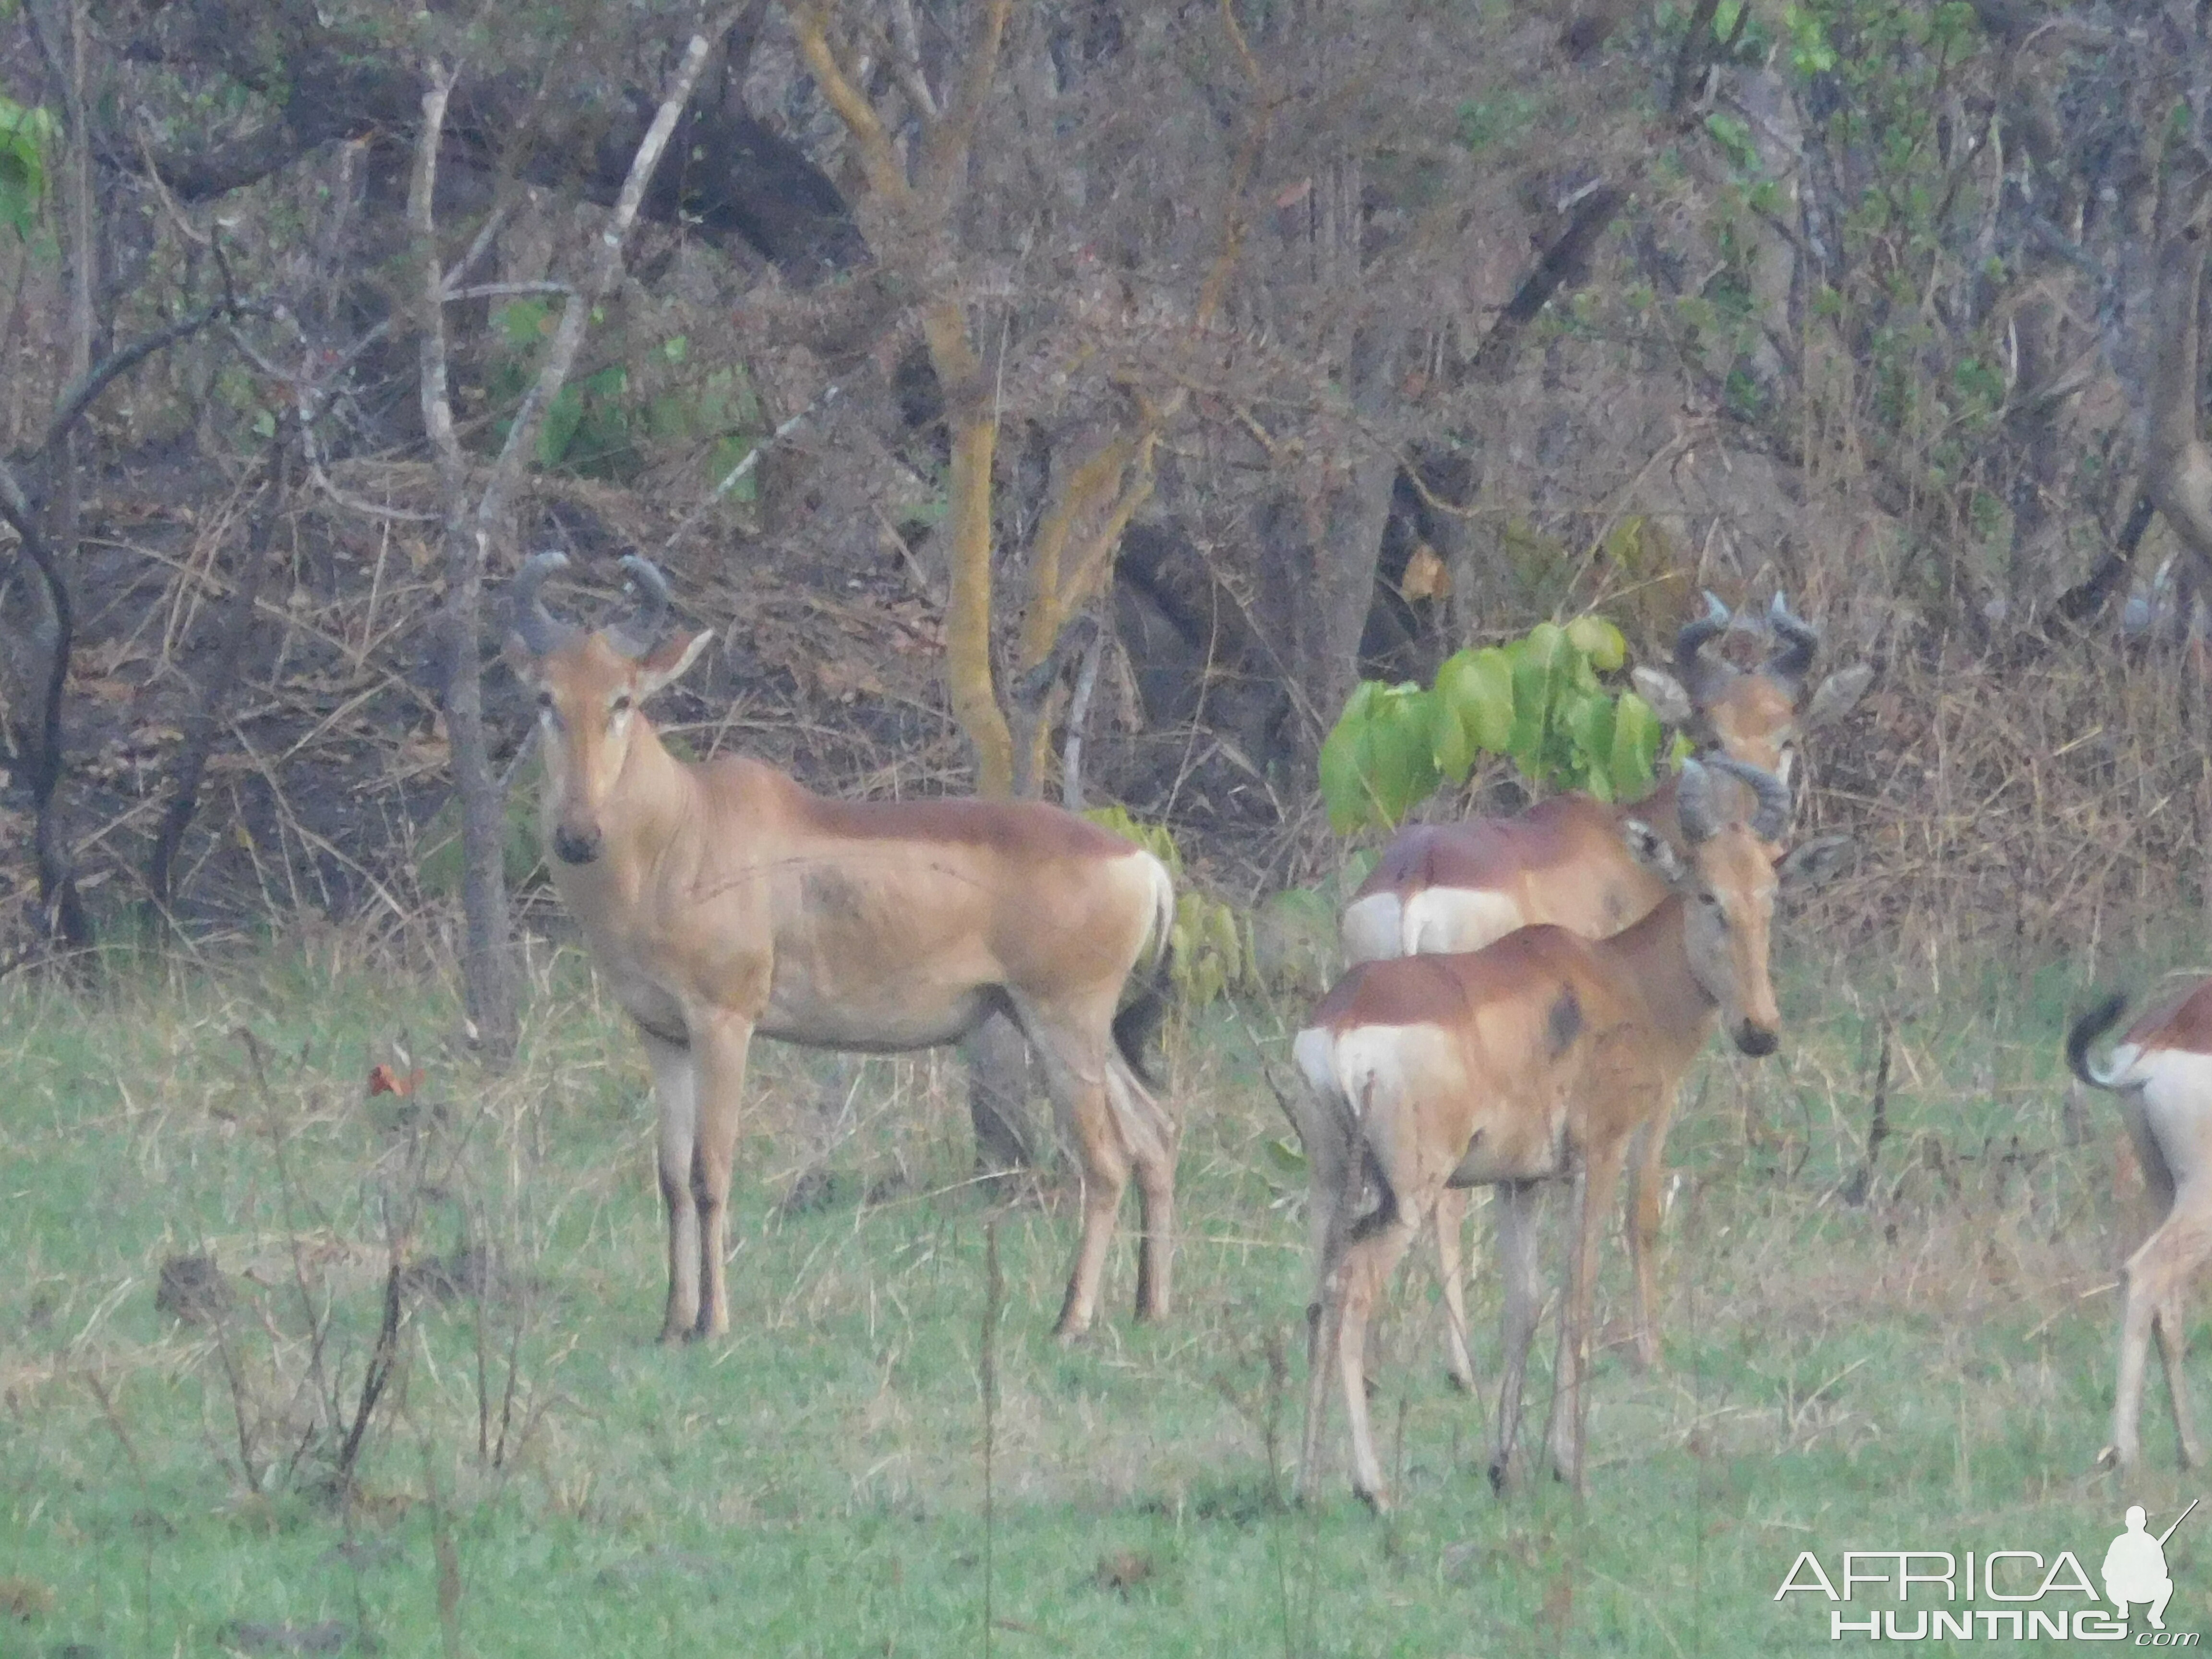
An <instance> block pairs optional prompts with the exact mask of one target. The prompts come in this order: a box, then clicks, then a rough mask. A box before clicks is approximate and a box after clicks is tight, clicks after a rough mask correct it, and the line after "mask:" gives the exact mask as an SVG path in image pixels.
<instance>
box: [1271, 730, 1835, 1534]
mask: <svg viewBox="0 0 2212 1659" xmlns="http://www.w3.org/2000/svg"><path fill="white" fill-rule="evenodd" d="M1713 769H1734V770H1735V772H1736V773H1737V775H1738V776H1739V777H1741V778H1742V779H1743V780H1744V781H1747V782H1748V783H1750V784H1751V786H1752V787H1753V791H1754V793H1755V795H1756V798H1757V800H1758V803H1759V805H1758V807H1757V809H1756V811H1754V813H1753V820H1752V822H1751V823H1744V822H1742V821H1741V820H1740V819H1737V820H1731V821H1729V822H1727V823H1715V822H1713V821H1712V820H1711V817H1709V813H1710V811H1711V808H1712V805H1713V801H1714V799H1715V793H1716V792H1715V791H1714V790H1713V788H1712V787H1711V781H1712V780H1711V773H1712V770H1713ZM1683 775H1684V779H1685V782H1684V788H1683V795H1682V799H1681V807H1682V820H1683V823H1682V829H1683V833H1684V836H1685V839H1686V842H1688V851H1687V854H1686V856H1685V855H1682V854H1677V853H1676V851H1675V849H1674V847H1673V846H1672V845H1671V844H1670V843H1669V842H1668V841H1667V840H1666V838H1665V837H1663V836H1660V835H1659V834H1658V833H1657V831H1656V830H1655V829H1652V828H1651V827H1650V825H1648V824H1645V823H1642V822H1641V821H1640V820H1637V819H1629V820H1626V822H1625V823H1623V825H1622V834H1623V836H1624V837H1625V838H1626V842H1627V844H1628V845H1629V847H1630V848H1631V849H1632V852H1633V854H1634V856H1635V857H1636V858H1637V859H1638V860H1640V861H1642V862H1643V863H1644V865H1645V866H1646V867H1648V868H1650V870H1651V871H1652V872H1654V874H1655V876H1656V878H1658V879H1660V880H1662V881H1663V882H1664V883H1665V884H1666V885H1667V886H1668V890H1669V896H1668V897H1667V898H1665V899H1664V900H1662V902H1660V903H1659V904H1658V905H1657V906H1656V908H1652V909H1650V911H1648V912H1647V913H1646V914H1645V915H1644V916H1643V917H1642V918H1641V919H1640V920H1639V921H1637V922H1635V923H1634V924H1633V925H1632V926H1631V927H1628V928H1626V930H1624V931H1622V932H1620V933H1615V934H1613V935H1612V936H1610V937H1608V938H1606V939H1596V940H1592V939H1584V938H1583V937H1581V936H1580V935H1578V934H1576V933H1571V932H1569V931H1568V930H1566V929H1565V928H1562V927H1551V926H1539V927H1529V928H1524V929H1522V930H1520V931H1518V932H1516V933H1512V934H1510V935H1509V936H1508V937H1506V938H1505V939H1501V940H1499V941H1498V942H1497V943H1495V944H1493V945H1489V946H1487V947H1486V948H1485V949H1483V950H1480V951H1473V952H1467V953H1458V954H1452V955H1442V956H1419V957H1397V958H1393V959H1388V960H1384V961H1380V962H1370V963H1361V964H1358V966H1355V967H1354V968H1353V969H1352V970H1351V971H1350V972H1349V973H1347V974H1346V976H1345V977H1344V979H1343V980H1342V981H1340V982H1339V983H1338V984H1337V986H1336V987H1334V989H1333V990H1331V991H1330V993H1329V994H1328V996H1327V997H1325V998H1324V999H1323V1000H1322V1002H1321V1004H1320V1006H1318V1007H1316V1010H1315V1011H1314V1015H1313V1018H1312V1019H1311V1020H1310V1022H1309V1024H1307V1026H1306V1028H1305V1029H1304V1030H1301V1031H1300V1032H1299V1034H1298V1036H1297V1040H1296V1042H1295V1045H1294V1054H1295V1056H1296V1059H1297V1066H1298V1071H1299V1073H1300V1077H1301V1079H1302V1081H1303V1084H1304V1088H1303V1089H1302V1090H1301V1091H1299V1092H1298V1094H1297V1097H1296V1109H1297V1115H1298V1117H1299V1129H1300V1133H1301V1134H1302V1136H1303V1138H1304V1140H1305V1143H1306V1148H1307V1153H1308V1158H1309V1163H1310V1170H1311V1180H1312V1193H1311V1213H1310V1230H1311V1237H1312V1243H1313V1248H1314V1253H1315V1258H1316V1268H1315V1277H1316V1287H1317V1288H1316V1305H1315V1314H1314V1328H1313V1344H1312V1353H1313V1361H1314V1363H1313V1369H1312V1372H1311V1375H1310V1379H1309V1393H1308V1396H1307V1409H1306V1422H1305V1433H1304V1449H1303V1455H1302V1457H1301V1462H1300V1474H1299V1482H1300V1488H1301V1491H1302V1492H1309V1493H1310V1492H1311V1491H1312V1490H1313V1489H1314V1486H1315V1482H1316V1474H1317V1468H1318V1458H1319V1453H1320V1442H1321V1432H1322V1426H1323V1423H1324V1420H1325V1418H1326V1414H1327V1410H1328V1373H1329V1370H1330V1368H1331V1364H1332V1362H1333V1364H1334V1370H1335V1371H1336V1374H1337V1376H1338V1378H1339V1379H1340V1383H1341V1385H1342V1390H1343V1394H1344V1398H1345V1407H1346V1413H1347V1414H1348V1416H1349V1418H1350V1419H1351V1430H1352V1484H1353V1486H1354V1488H1355V1489H1356V1490H1357V1491H1358V1492H1359V1493H1360V1494H1361V1495H1362V1496H1363V1497H1364V1498H1368V1499H1369V1500H1370V1502H1371V1503H1374V1504H1376V1506H1377V1507H1378V1508H1379V1507H1383V1506H1384V1505H1385V1504H1387V1502H1388V1493H1387V1492H1386V1491H1385V1489H1384V1486H1383V1476H1382V1468H1381V1464H1380V1462H1379V1461H1378V1460H1377V1458H1376V1454H1375V1448H1374V1443H1373V1438H1372V1435H1371V1432H1370V1427H1369V1423H1368V1416H1367V1399H1366V1387H1365V1335H1366V1327H1367V1322H1368V1319H1369V1316H1370V1312H1371V1310H1372V1308H1373V1306H1374V1303H1375V1300H1376V1297H1377V1296H1378V1295H1379V1294H1380V1293H1381V1291H1382V1290H1383V1286H1384V1285H1386V1284H1387V1282H1388V1281H1389V1275H1390V1273H1392V1271H1393V1270H1394V1269H1395V1267H1396V1265H1397V1262H1398V1260H1399V1258H1400V1256H1401V1255H1403V1254H1404V1252H1405V1249H1406V1248H1407V1245H1408V1244H1409V1243H1411V1242H1412V1240H1413V1237H1414V1235H1415V1233H1416V1232H1417V1231H1419V1227H1420V1226H1421V1225H1422V1223H1423V1222H1424V1221H1425V1220H1427V1219H1428V1218H1430V1217H1431V1215H1432V1214H1433V1212H1435V1210H1436V1209H1437V1205H1438V1203H1439V1201H1440V1200H1443V1197H1444V1196H1445V1194H1447V1193H1449V1192H1451V1191H1453V1190H1455V1189H1462V1188H1468V1187H1471V1186H1475V1185H1483V1184H1497V1185H1500V1186H1502V1187H1503V1188H1504V1202H1503V1204H1502V1205H1501V1206H1500V1208H1501V1211H1502V1218H1501V1220H1500V1223H1499V1230H1498V1231H1499V1252H1498V1253H1499V1257H1500V1261H1501V1269H1502V1272H1503V1273H1504V1291H1505V1361H1504V1380H1503V1382H1502V1383H1501V1386H1500V1389H1499V1398H1498V1418H1497V1426H1496V1431H1495V1436H1494V1438H1493V1442H1492V1461H1491V1472H1492V1479H1493V1480H1496V1481H1497V1482H1498V1484H1499V1485H1500V1486H1504V1485H1505V1484H1507V1483H1508V1482H1509V1481H1510V1480H1511V1479H1512V1476H1513V1473H1514V1449H1515V1443H1516V1439H1517V1425H1518V1420H1519V1414H1520V1396H1521V1390H1522V1376H1523V1373H1524V1370H1525V1367H1526V1364H1527V1360H1528V1346H1529V1342H1530V1340H1531V1339H1532V1337H1533V1335H1534V1327H1535V1319H1536V1312H1537V1288H1536V1284H1535V1277H1536V1274H1535V1257H1534V1233H1533V1231H1532V1228H1533V1219H1534V1218H1533V1204H1532V1201H1531V1200H1532V1197H1533V1193H1532V1186H1533V1183H1534V1182H1541V1181H1556V1180H1559V1179H1561V1178H1563V1177H1566V1176H1575V1177H1577V1182H1578V1185H1579V1187H1580V1198H1579V1201H1578V1206H1577V1220H1576V1225H1575V1227H1574V1229H1573V1240H1574V1242H1573V1244H1572V1246H1571V1250H1572V1254H1571V1262H1570V1270H1569V1275H1568V1288H1567V1295H1566V1298H1565V1304H1564V1308H1563V1311H1562V1314H1561V1318H1560V1328H1559V1344H1560V1346H1559V1354H1560V1358H1559V1370H1558V1373H1557V1379H1558V1380H1557V1384H1556V1390H1555V1393H1554V1396H1553V1422H1552V1426H1551V1428H1550V1430H1548V1431H1547V1442H1548V1443H1550V1444H1551V1445H1552V1447H1553V1450H1554V1455H1555V1456H1556V1459H1557V1462H1558V1467H1559V1471H1560V1473H1561V1474H1563V1475H1565V1477H1567V1478H1569V1479H1571V1480H1576V1481H1577V1483H1578V1484H1579V1482H1580V1480H1581V1477H1582V1468H1583V1462H1582V1443H1581V1396H1582V1389H1583V1377H1584V1375H1585V1373H1586V1371H1587V1370H1588V1366H1589V1310H1590V1298H1591V1286H1592V1283H1593V1280H1594V1276H1595V1268H1596V1255H1597V1245H1598V1241H1599V1237H1600V1235H1601V1232H1602V1231H1603V1229H1604V1225H1605V1222H1606V1218H1607V1216H1608V1215H1609V1213H1610V1212H1611V1208H1612V1197H1613V1188H1614V1185H1615V1183H1616V1182H1617V1180H1618V1178H1619V1176H1620V1168H1621V1164H1622V1161H1623V1159H1624V1158H1625V1157H1626V1152H1627V1150H1628V1146H1629V1142H1630V1139H1631V1138H1632V1136H1633V1135H1634V1134H1635V1133H1636V1132H1637V1131H1638V1129H1640V1128H1642V1127H1644V1126H1645V1125H1646V1124H1648V1123H1649V1122H1650V1121H1651V1120H1652V1118H1653V1117H1654V1115H1656V1114H1657V1113H1659V1112H1661V1111H1662V1110H1663V1109H1665V1103H1666V1101H1667V1100H1668V1098H1669V1097H1670V1096H1671V1094H1672V1091H1674V1087H1675V1086H1676V1085H1677V1084H1678V1083H1679V1082H1680V1079H1681V1077H1682V1074H1683V1073H1684V1072H1685V1071H1686V1069H1687V1068H1688V1066H1689V1064H1690V1061H1691V1060H1692V1058H1693V1057H1694V1055H1695V1054H1696V1053H1697V1051H1698V1048H1699V1046H1700V1045H1701V1044H1702V1043H1703V1042H1704V1041H1705V1036H1706V1034H1707V1033H1708V1032H1709V1031H1710V1030H1711V1028H1712V1025H1713V1024H1714V1022H1715V1020H1716V1018H1723V1019H1724V1020H1725V1022H1726V1024H1727V1028H1728V1030H1729V1035H1730V1036H1731V1037H1732V1039H1733V1040H1734V1041H1735V1044H1736V1046H1737V1047H1738V1048H1741V1050H1743V1051H1744V1052H1745V1053H1747V1054H1768V1053H1771V1052H1772V1050H1773V1049H1774V1048H1775V1047H1776V1045H1777V1043H1778V1041H1779V1037H1778V1030H1779V1025H1780V1017H1779V1014H1778V1012H1777V1010H1776V1006H1775V1001H1774V993H1773V988H1772V986H1771V983H1770V981H1769V979H1768V976H1767V941H1768V932H1769V927H1770V924H1771V917H1772V914H1773V906H1774V899H1775V895H1776V892H1777V890H1778V888H1779V887H1780V886H1781V885H1783V884H1795V883H1799V882H1811V881H1817V880H1818V879H1820V878H1821V877H1823V876H1824V875H1825V874H1826V872H1827V871H1828V869H1830V868H1832V865H1833V862H1834V860H1835V858H1836V856H1837V854H1838V853H1839V852H1840V850H1841V848H1842V847H1843V845H1844V843H1842V842H1838V841H1824V842H1814V843H1810V844H1808V846H1805V847H1802V848H1797V849H1796V851H1794V852H1793V853H1791V854H1790V855H1789V857H1788V858H1786V859H1784V860H1781V861H1780V863H1779V864H1778V863H1777V861H1776V859H1775V854H1774V847H1773V841H1774V839H1775V838H1776V837H1778V836H1780V835H1781V834H1782V832H1783V829H1784V825H1785V823H1786V822H1787V818H1788V815H1789V796H1788V791H1787V790H1786V788H1785V787H1784V786H1783V784H1782V783H1781V782H1780V781H1779V780H1778V779H1776V778H1774V777H1772V776H1771V775H1766V774H1761V773H1758V772H1756V771H1755V770H1754V769H1750V768H1747V767H1741V766H1740V765H1739V764H1738V763H1733V762H1727V761H1717V762H1714V763H1712V764H1711V767H1710V768H1709V767H1707V766H1704V765H1700V764H1699V763H1696V762H1691V763H1688V764H1687V765H1686V767H1685V768H1684V773H1683ZM1369 1188H1372V1189H1373V1190H1374V1192H1375V1193H1376V1206H1375V1208H1374V1209H1373V1210H1372V1211H1370V1212H1368V1213H1367V1214H1365V1215H1364V1216H1362V1217H1359V1218H1357V1219H1356V1220H1355V1219H1353V1218H1352V1217H1351V1215H1350V1213H1349V1212H1350V1211H1351V1209H1352V1207H1353V1206H1355V1205H1356V1204H1357V1202H1358V1199H1359V1196H1360V1194H1362V1193H1363V1192H1364V1191H1365V1190H1367V1189H1369Z"/></svg>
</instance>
